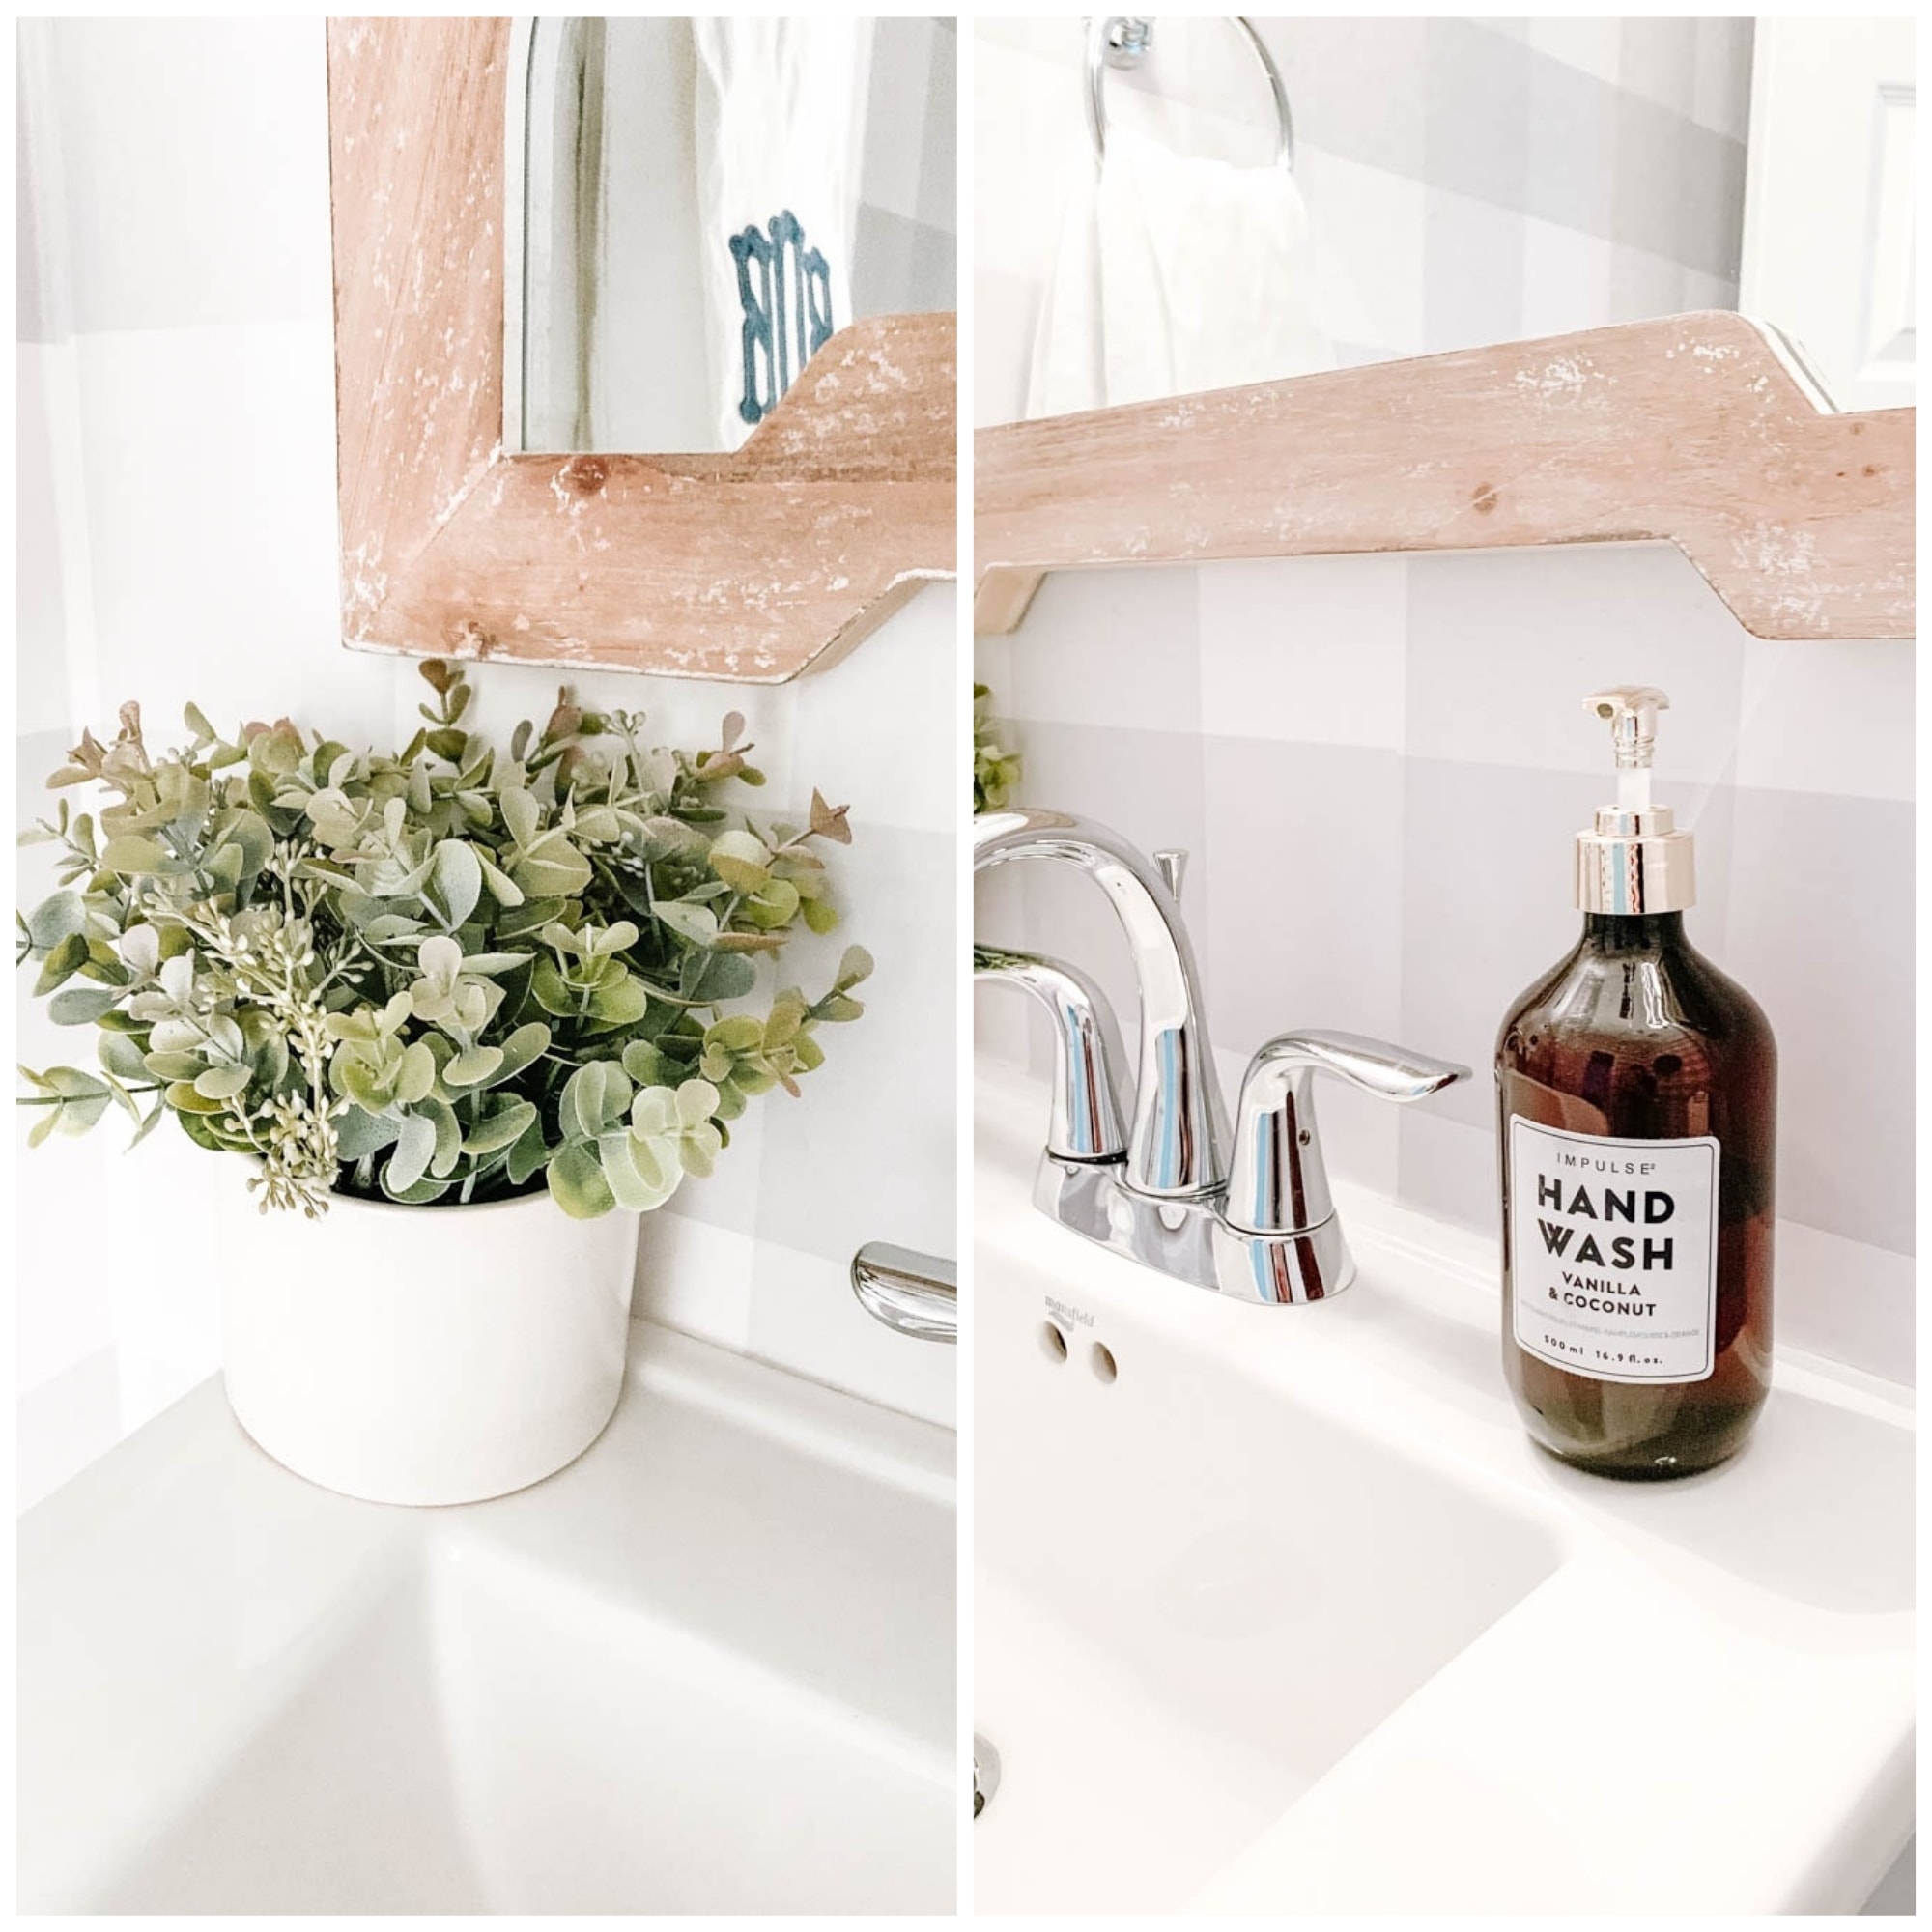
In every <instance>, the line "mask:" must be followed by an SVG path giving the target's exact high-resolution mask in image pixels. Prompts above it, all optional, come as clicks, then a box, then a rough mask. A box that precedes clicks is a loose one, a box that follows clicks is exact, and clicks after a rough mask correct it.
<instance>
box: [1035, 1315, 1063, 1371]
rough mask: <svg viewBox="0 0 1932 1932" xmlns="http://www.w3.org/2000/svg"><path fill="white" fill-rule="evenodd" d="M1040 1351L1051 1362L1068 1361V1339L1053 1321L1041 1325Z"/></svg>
mask: <svg viewBox="0 0 1932 1932" xmlns="http://www.w3.org/2000/svg"><path fill="white" fill-rule="evenodd" d="M1039 1351H1040V1353H1041V1354H1042V1355H1044V1356H1045V1357H1046V1359H1047V1360H1048V1361H1049V1362H1064V1361H1065V1359H1066V1337H1065V1335H1063V1334H1062V1333H1061V1332H1060V1330H1059V1329H1058V1328H1056V1327H1055V1326H1054V1324H1053V1323H1052V1322H1051V1321H1046V1322H1042V1323H1041V1324H1040V1330H1039Z"/></svg>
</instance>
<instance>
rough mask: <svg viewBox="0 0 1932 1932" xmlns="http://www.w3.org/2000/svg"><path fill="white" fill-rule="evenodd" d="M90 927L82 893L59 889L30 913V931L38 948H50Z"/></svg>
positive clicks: (42, 950) (28, 919)
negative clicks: (65, 891)
mask: <svg viewBox="0 0 1932 1932" xmlns="http://www.w3.org/2000/svg"><path fill="white" fill-rule="evenodd" d="M86 931H87V907H86V905H85V904H84V903H83V901H82V899H81V896H80V895H79V894H78V893H55V894H54V895H52V896H51V897H50V898H44V899H43V900H42V901H41V902H40V904H39V905H37V906H36V907H35V908H34V909H33V911H32V912H30V913H29V914H28V915H27V932H28V936H29V937H30V938H31V939H32V940H33V943H34V950H35V951H36V952H52V950H53V949H54V948H55V947H56V946H58V945H59V944H60V943H61V941H62V940H64V939H70V938H72V937H74V936H75V935H77V934H84V933H85V932H86Z"/></svg>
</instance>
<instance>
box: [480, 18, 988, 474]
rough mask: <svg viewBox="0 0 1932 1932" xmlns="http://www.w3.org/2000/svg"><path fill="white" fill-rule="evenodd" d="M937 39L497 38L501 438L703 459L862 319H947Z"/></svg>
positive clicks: (851, 32) (545, 30)
mask: <svg viewBox="0 0 1932 1932" xmlns="http://www.w3.org/2000/svg"><path fill="white" fill-rule="evenodd" d="M956 44H957V42H956V31H955V27H954V23H953V22H952V20H950V19H947V20H935V19H869V18H861V19H839V18H833V17H829V16H818V17H810V18H808V17H804V16H794V17H788V18H782V19H780V18H769V19H766V18H759V19H718V18H707V19H689V18H654V19H635V18H623V19H605V18H597V19H540V20H526V21H520V22H519V23H518V27H517V32H516V34H515V35H514V36H513V40H512V55H511V59H512V73H511V86H510V88H509V90H508V99H509V126H508V128H507V129H506V141H507V152H508V161H509V187H510V192H509V193H508V194H507V195H506V197H505V205H506V206H507V207H508V208H509V209H511V210H512V211H513V212H515V211H521V215H522V219H521V222H519V221H517V220H515V219H513V220H512V221H511V222H510V224H509V226H510V230H511V233H510V235H509V237H508V243H507V250H506V270H507V273H506V279H505V288H506V294H507V299H506V301H505V304H504V307H505V323H506V336H507V339H506V342H505V345H504V358H503V359H504V418H505V420H504V442H505V445H506V446H507V447H509V448H512V449H523V450H533V451H563V450H602V451H631V452H636V453H643V454H648V453H653V452H656V453H669V452H722V451H729V450H734V449H736V448H738V447H739V445H740V444H742V443H743V442H744V440H745V439H746V438H747V437H749V436H750V435H751V434H752V433H753V431H754V430H755V429H756V427H757V426H758V424H759V423H760V422H761V421H763V420H764V418H765V416H767V415H768V414H769V413H770V412H771V411H772V409H773V408H774V407H775V405H776V404H777V402H778V400H779V399H780V398H781V396H782V395H783V394H784V392H785V390H786V388H787V387H788V386H789V385H790V384H792V383H793V382H794V381H796V379H797V377H798V374H799V372H800V371H801V370H802V369H803V367H804V366H805V364H806V362H807V361H808V360H810V356H811V355H813V353H814V352H815V351H816V350H817V349H818V348H819V347H821V346H822V345H823V344H824V343H825V342H826V341H827V340H828V339H829V338H830V337H831V336H832V335H834V334H835V333H837V332H838V330H839V329H841V328H843V327H846V326H847V325H848V324H849V323H852V322H855V321H859V320H862V319H864V318H866V317H869V316H877V315H892V314H903V313H907V312H911V311H918V310H948V309H952V307H953V306H954V305H955V286H956V220H955V189H954V179H955V177H954V122H955V112H954V98H955V96H954V76H955V72H956V64H955V63H956Z"/></svg>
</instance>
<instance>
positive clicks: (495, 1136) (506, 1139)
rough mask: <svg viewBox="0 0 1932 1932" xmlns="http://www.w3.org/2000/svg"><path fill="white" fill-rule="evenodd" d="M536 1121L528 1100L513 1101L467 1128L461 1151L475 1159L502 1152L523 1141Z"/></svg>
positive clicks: (533, 1108) (534, 1112)
mask: <svg viewBox="0 0 1932 1932" xmlns="http://www.w3.org/2000/svg"><path fill="white" fill-rule="evenodd" d="M537 1118H538V1115H537V1110H536V1108H535V1107H534V1106H533V1105H532V1104H531V1103H530V1102H529V1101H528V1100H513V1101H512V1102H511V1103H510V1104H509V1105H508V1106H507V1107H505V1108H504V1109H503V1110H502V1111H501V1112H500V1113H497V1114H492V1115H491V1116H490V1118H489V1119H488V1120H487V1121H483V1122H479V1123H478V1124H477V1125H475V1126H473V1127H471V1128H470V1129H469V1133H467V1134H466V1135H465V1136H464V1137H463V1151H464V1152H465V1153H467V1154H469V1156H470V1157H471V1158H472V1159H475V1160H482V1159H484V1158H486V1157H487V1156H488V1155H490V1154H493V1153H501V1152H502V1151H503V1150H504V1149H505V1148H508V1147H514V1146H515V1145H516V1144H517V1142H519V1141H520V1140H522V1139H523V1137H524V1135H525V1134H526V1133H527V1132H528V1131H529V1128H530V1125H531V1123H532V1122H534V1121H536V1120H537Z"/></svg>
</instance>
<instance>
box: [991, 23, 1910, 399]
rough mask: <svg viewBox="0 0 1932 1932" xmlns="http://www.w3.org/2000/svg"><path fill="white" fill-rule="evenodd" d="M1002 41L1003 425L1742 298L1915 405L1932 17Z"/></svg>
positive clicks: (996, 372)
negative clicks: (1916, 129)
mask: <svg viewBox="0 0 1932 1932" xmlns="http://www.w3.org/2000/svg"><path fill="white" fill-rule="evenodd" d="M1244 29H1245V30H1251V31H1244ZM975 32H976V36H977V45H976V59H975V90H976V95H977V103H976V111H977V115H978V129H977V139H976V142H975V153H976V156H977V158H976V180H975V183H974V195H975V211H976V212H975V230H976V235H977V237H979V238H980V245H979V247H978V250H977V254H976V270H977V272H978V273H979V274H980V276H981V277H982V278H984V280H983V282H982V286H990V287H993V288H995V289H997V292H998V300H997V302H995V301H993V300H990V299H987V300H982V301H981V302H980V314H979V320H978V323H977V325H976V327H977V333H978V348H977V350H976V378H975V390H976V404H977V407H978V411H979V421H980V423H981V424H990V423H995V422H1006V421H1012V420H1016V419H1019V418H1022V417H1037V416H1042V415H1053V414H1061V413H1065V412H1069V411H1072V410H1076V409H1085V408H1094V407H1103V406H1111V405H1115V404H1120V403H1124V402H1131V401H1139V400H1149V399H1152V398H1154V397H1157V396H1167V395H1179V394H1192V393H1196V392H1199V391H1203V390H1208V389H1214V388H1220V387H1226V386H1234V385H1236V384H1245V383H1253V382H1262V381H1268V380H1273V379H1275V378H1279V377H1287V376H1295V375H1303V374H1309V373H1313V372H1315V371H1319V370H1322V369H1328V368H1347V367H1351V366H1355V365H1359V364H1363V363H1369V362H1382V361H1392V360H1398V359H1402V358H1406V357H1412V356H1418V355H1437V354H1441V353H1444V352H1449V351H1461V350H1472V349H1483V348H1489V347H1492V346H1495V345H1498V344H1503V343H1511V342H1517V341H1523V340H1532V339H1540V338H1543V337H1547V336H1553V335H1563V334H1569V333H1572V332H1575V331H1580V330H1583V329H1590V328H1598V327H1604V326H1605V325H1610V324H1619V323H1629V322H1636V321H1642V320H1649V319H1653V318H1657V317H1662V316H1667V315H1675V314H1681V313H1685V312H1690V311H1705V310H1712V309H1740V308H1741V309H1743V310H1744V312H1746V313H1747V314H1749V315H1752V316H1754V317H1756V318H1757V319H1759V320H1762V321H1765V322H1768V323H1770V324H1772V325H1774V326H1775V327H1777V328H1778V329H1779V330H1780V331H1781V332H1782V333H1784V334H1785V335H1787V336H1789V337H1792V338H1794V339H1795V340H1796V342H1797V343H1798V344H1799V346H1800V348H1801V350H1802V352H1803V354H1804V357H1805V359H1806V361H1807V362H1808V363H1809V364H1810V365H1811V366H1812V367H1813V368H1814V369H1815V372H1816V374H1817V375H1818V377H1819V380H1820V381H1821V383H1822V385H1823V386H1824V387H1825V388H1826V389H1827V391H1828V392H1829V393H1830V394H1831V395H1832V396H1833V399H1834V400H1835V401H1836V402H1837V403H1838V404H1839V406H1840V407H1842V408H1846V409H1871V408H1882V407H1889V406H1891V405H1894V404H1904V403H1910V402H1911V401H1912V386H1911V377H1912V364H1913V355H1914V334H1913V327H1912V311H1911V305H1910V288H1911V279H1912V278H1911V273H1910V263H1911V229H1912V198H1911V190H1910V182H1911V142H1912V115H1913V37H1914V26H1913V23H1912V21H1911V20H1910V19H1909V18H1898V19H1893V20H1856V19H1845V18H1842V17H1836V16H1834V17H1833V18H1830V19H1823V18H1820V19H1814V20H1786V19H1783V18H1765V19H1760V20H1753V19H1751V18H1749V17H1737V16H1723V17H1717V16H1713V17H1706V18H1679V17H1649V18H1639V17H1626V18H1607V19H1587V20H1586V19H1572V18H1569V17H1560V18H1532V19H1487V18H1485V19H1473V18H1471V19H1455V18H1444V17H1430V18H1427V19H1422V18H1368V17H1363V16H1359V15H1349V16H1346V17H1329V18H1321V17H1297V18H1290V19H1279V18H1267V19H1263V18H1257V19H1254V20H1252V21H1247V22H1242V21H1236V20H1234V19H1229V18H1208V17H1205V16H1187V17H1182V16H1178V15H1177V16H1160V17H1155V18H1153V19H1127V18H1108V19H1094V20H1093V21H1090V22H1087V23H1085V24H1083V23H1082V22H1081V21H1078V20H1075V19H1069V18H1065V17H1062V18H1057V19H1055V18H1046V17H1042V16H1036V17H1030V18H1026V19H1004V20H1002V19H991V18H986V17H983V16H982V17H980V19H979V20H978V21H977V22H976V23H975ZM1276 78H1278V79H1279V82H1280V97H1279V99H1276V98H1274V97H1272V95H1271V82H1272V81H1273V80H1274V79H1276ZM1095 99H1097V100H1098V101H1099V102H1100V103H1101V111H1100V113H1099V115H1098V116H1097V117H1096V114H1095V111H1094V101H1095ZM1016 102H1021V103H1024V107H1025V111H1024V112H1018V111H1016V109H1015V103H1016ZM1284 110H1285V111H1284ZM1096 123H1097V125H1096ZM1290 130H1292V133H1291V132H1290ZM1103 144H1104V155H1105V159H1104V163H1103V162H1102V161H1101V160H1100V159H1099V155H1100V153H1101V150H1102V146H1103ZM1151 290H1158V291H1159V293H1160V296H1161V297H1162V298H1163V299H1162V300H1161V301H1159V302H1153V301H1151V300H1150V299H1149V295H1150V291H1151Z"/></svg>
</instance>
